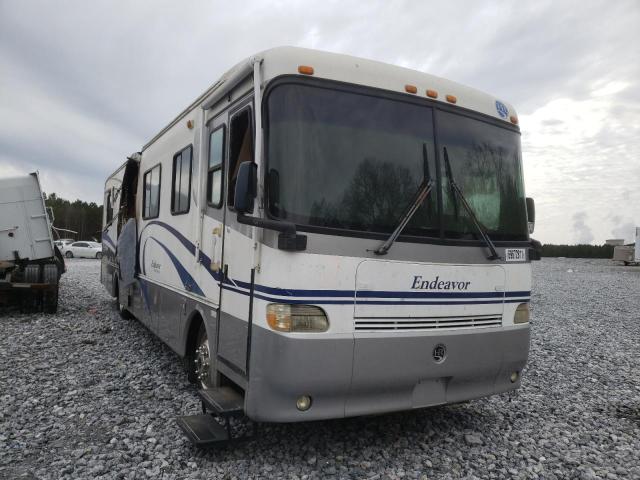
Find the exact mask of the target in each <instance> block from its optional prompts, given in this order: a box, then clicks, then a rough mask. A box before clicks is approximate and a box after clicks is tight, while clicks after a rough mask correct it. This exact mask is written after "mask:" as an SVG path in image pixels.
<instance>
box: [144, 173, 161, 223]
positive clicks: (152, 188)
mask: <svg viewBox="0 0 640 480" xmlns="http://www.w3.org/2000/svg"><path fill="white" fill-rule="evenodd" d="M142 180H143V182H142V187H143V195H144V197H143V199H142V218H144V219H145V220H147V219H148V218H156V217H157V216H158V214H159V213H160V164H158V165H156V166H155V167H153V168H152V169H151V170H148V171H147V173H145V174H144V177H143V179H142Z"/></svg>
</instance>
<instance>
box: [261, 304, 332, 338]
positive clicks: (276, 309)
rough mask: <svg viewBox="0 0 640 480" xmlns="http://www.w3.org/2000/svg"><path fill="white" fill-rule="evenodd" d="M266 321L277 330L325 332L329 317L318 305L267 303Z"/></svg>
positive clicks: (327, 327)
mask: <svg viewBox="0 0 640 480" xmlns="http://www.w3.org/2000/svg"><path fill="white" fill-rule="evenodd" d="M267 323H268V324H269V326H270V327H271V328H272V329H273V330H276V331H278V332H326V331H327V330H328V329H329V319H328V318H327V314H326V313H324V310H322V309H321V308H319V307H315V306H313V305H286V304H282V303H271V304H269V305H267Z"/></svg>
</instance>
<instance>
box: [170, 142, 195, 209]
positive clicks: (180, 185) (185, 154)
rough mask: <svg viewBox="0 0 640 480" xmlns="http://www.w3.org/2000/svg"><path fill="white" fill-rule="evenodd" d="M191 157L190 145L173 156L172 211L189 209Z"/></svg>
mask: <svg viewBox="0 0 640 480" xmlns="http://www.w3.org/2000/svg"><path fill="white" fill-rule="evenodd" d="M191 158H192V148H191V146H188V147H187V148H185V149H184V150H182V151H181V152H179V153H176V154H175V155H174V156H173V177H172V178H173V182H172V184H173V188H172V189H171V213H173V214H181V213H187V212H188V211H189V201H190V200H191Z"/></svg>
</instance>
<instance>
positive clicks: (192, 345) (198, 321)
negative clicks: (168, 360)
mask: <svg viewBox="0 0 640 480" xmlns="http://www.w3.org/2000/svg"><path fill="white" fill-rule="evenodd" d="M202 324H204V322H203V321H202V315H200V312H198V311H197V310H196V311H194V312H193V313H192V314H191V318H190V319H189V331H188V332H187V343H186V345H185V350H184V352H185V356H186V357H188V356H190V355H191V354H193V351H194V350H195V349H196V341H197V340H198V331H199V330H200V325H202Z"/></svg>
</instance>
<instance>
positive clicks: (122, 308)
mask: <svg viewBox="0 0 640 480" xmlns="http://www.w3.org/2000/svg"><path fill="white" fill-rule="evenodd" d="M116 308H117V309H118V313H119V314H120V318H123V319H125V320H131V319H132V318H133V315H132V314H131V312H130V311H129V310H127V307H125V306H124V305H123V304H121V303H120V299H116Z"/></svg>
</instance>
